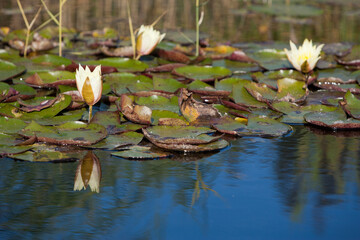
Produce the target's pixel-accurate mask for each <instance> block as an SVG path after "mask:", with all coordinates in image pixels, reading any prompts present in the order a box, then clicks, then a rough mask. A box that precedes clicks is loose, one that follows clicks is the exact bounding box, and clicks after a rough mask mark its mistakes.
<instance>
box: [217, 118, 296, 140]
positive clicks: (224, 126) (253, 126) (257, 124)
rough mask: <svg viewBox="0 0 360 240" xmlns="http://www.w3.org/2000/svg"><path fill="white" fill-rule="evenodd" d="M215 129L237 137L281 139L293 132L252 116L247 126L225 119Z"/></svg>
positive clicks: (265, 119) (290, 129)
mask: <svg viewBox="0 0 360 240" xmlns="http://www.w3.org/2000/svg"><path fill="white" fill-rule="evenodd" d="M213 126H214V128H215V129H217V130H218V131H220V132H222V133H227V134H233V135H237V136H259V137H281V136H283V135H286V134H288V133H290V132H291V131H292V128H291V126H289V125H287V124H284V123H280V122H279V121H277V120H274V119H271V118H267V117H255V116H250V117H249V119H248V122H247V124H244V123H240V122H238V121H236V120H233V119H231V118H223V119H221V121H220V122H219V123H215V124H214V125H213Z"/></svg>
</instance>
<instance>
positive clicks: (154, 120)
mask: <svg viewBox="0 0 360 240" xmlns="http://www.w3.org/2000/svg"><path fill="white" fill-rule="evenodd" d="M161 118H172V119H180V120H181V121H183V123H187V121H186V119H185V118H184V117H183V116H180V115H179V114H177V113H175V112H173V111H167V110H153V111H152V114H151V124H153V125H158V124H159V119H161Z"/></svg>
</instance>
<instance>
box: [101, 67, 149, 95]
mask: <svg viewBox="0 0 360 240" xmlns="http://www.w3.org/2000/svg"><path fill="white" fill-rule="evenodd" d="M104 81H105V82H106V83H108V84H110V86H111V88H112V90H113V92H114V93H115V94H116V95H118V96H120V95H121V94H124V93H136V92H140V91H149V90H153V88H154V86H153V81H152V79H151V78H148V77H146V76H143V75H139V76H137V75H135V74H132V73H111V74H108V75H106V76H105V77H104Z"/></svg>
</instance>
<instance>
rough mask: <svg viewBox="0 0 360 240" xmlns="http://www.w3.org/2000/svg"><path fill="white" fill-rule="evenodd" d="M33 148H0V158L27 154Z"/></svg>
mask: <svg viewBox="0 0 360 240" xmlns="http://www.w3.org/2000/svg"><path fill="white" fill-rule="evenodd" d="M31 148H32V147H31V146H13V147H9V146H0V156H1V157H5V156H12V155H14V154H19V153H23V152H26V151H28V150H30V149H31Z"/></svg>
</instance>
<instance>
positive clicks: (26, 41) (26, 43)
mask: <svg viewBox="0 0 360 240" xmlns="http://www.w3.org/2000/svg"><path fill="white" fill-rule="evenodd" d="M17 4H18V6H19V9H20V12H21V15H22V17H23V19H24V22H25V25H26V39H25V47H24V57H25V58H26V55H27V48H28V45H29V38H30V34H31V28H32V27H33V25H34V23H35V21H36V19H37V18H38V16H39V14H40V11H41V7H40V8H39V10H38V11H37V13H36V15H35V17H34V18H33V20H32V21H31V23H30V24H29V22H28V20H27V18H26V15H25V12H24V9H23V7H22V5H21V2H20V0H17Z"/></svg>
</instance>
